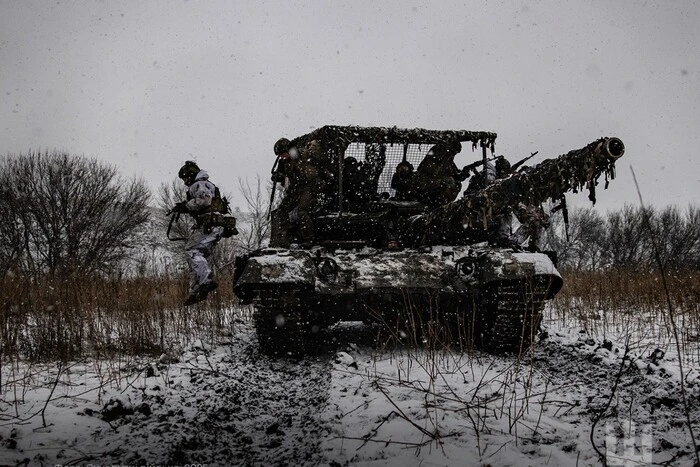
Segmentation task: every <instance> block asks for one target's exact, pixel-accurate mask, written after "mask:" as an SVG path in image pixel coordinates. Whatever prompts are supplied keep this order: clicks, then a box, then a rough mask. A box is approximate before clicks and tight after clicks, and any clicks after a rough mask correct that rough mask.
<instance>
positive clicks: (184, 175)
mask: <svg viewBox="0 0 700 467" xmlns="http://www.w3.org/2000/svg"><path fill="white" fill-rule="evenodd" d="M198 173H199V166H198V165H197V163H196V162H193V161H187V162H185V165H183V166H182V167H180V170H179V171H178V173H177V176H178V177H179V178H181V179H182V181H183V182H185V185H187V186H190V185H192V184H193V183H194V181H195V179H196V178H197V174H198Z"/></svg>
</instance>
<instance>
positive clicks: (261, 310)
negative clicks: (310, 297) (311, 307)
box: [253, 291, 308, 357]
mask: <svg viewBox="0 0 700 467" xmlns="http://www.w3.org/2000/svg"><path fill="white" fill-rule="evenodd" d="M307 309H308V307H307V306H306V304H305V302H304V300H303V297H302V293H300V292H298V291H287V293H283V292H281V291H280V292H277V293H275V294H270V293H269V291H267V292H263V293H260V294H258V296H257V297H256V299H255V300H254V311H253V323H254V325H255V332H256V334H257V336H258V344H259V346H260V350H261V351H262V352H263V353H265V354H267V355H274V356H280V357H297V356H299V355H302V354H303V353H304V351H305V341H306V334H307V331H308V329H307V328H308V323H307V321H308V320H307V319H306V316H305V315H306V310H307Z"/></svg>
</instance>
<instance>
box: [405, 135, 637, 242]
mask: <svg viewBox="0 0 700 467" xmlns="http://www.w3.org/2000/svg"><path fill="white" fill-rule="evenodd" d="M623 152H624V145H623V144H622V142H621V141H620V140H618V139H617V138H601V139H599V140H597V141H594V142H593V143H591V144H589V145H588V146H586V147H584V148H581V149H577V150H574V151H571V152H568V153H567V154H564V155H561V156H559V157H557V158H556V159H546V160H544V161H542V162H541V163H539V164H537V165H535V166H533V167H528V168H525V169H523V170H522V171H520V172H518V173H516V174H513V175H511V176H509V177H507V178H504V179H501V180H496V181H495V182H494V183H493V184H491V185H489V186H488V187H486V188H485V189H483V190H479V191H477V192H475V193H473V194H470V195H465V197H464V198H462V199H460V200H458V201H455V202H453V203H450V204H447V205H445V206H442V207H440V208H438V209H437V210H435V211H433V212H431V213H429V214H427V215H425V216H423V217H422V218H421V219H420V220H419V221H418V222H417V223H416V224H415V227H416V228H421V229H425V230H426V231H429V232H434V234H437V235H439V236H440V237H442V238H448V237H449V236H450V232H447V231H446V229H447V230H450V231H452V230H455V231H456V230H459V229H461V228H467V227H469V228H486V227H487V224H488V222H489V220H490V219H493V218H494V216H495V215H498V214H500V213H503V212H506V211H507V210H508V209H510V208H512V207H514V206H516V205H518V204H519V203H523V204H525V205H540V204H541V203H543V202H545V201H547V200H548V199H550V198H551V199H554V200H559V199H561V198H562V196H563V195H564V194H565V193H567V192H569V191H573V192H574V193H577V192H579V191H581V190H583V189H584V188H585V189H588V190H589V199H590V200H591V201H593V203H595V187H596V185H597V183H598V179H599V178H600V176H601V175H604V176H605V188H607V186H608V182H609V181H610V180H611V179H613V178H615V160H616V159H617V158H618V157H620V156H621V155H622V153H623ZM438 232H439V233H438ZM431 236H433V237H434V236H435V235H431Z"/></svg>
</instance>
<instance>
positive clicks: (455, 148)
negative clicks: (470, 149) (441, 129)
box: [446, 141, 462, 154]
mask: <svg viewBox="0 0 700 467" xmlns="http://www.w3.org/2000/svg"><path fill="white" fill-rule="evenodd" d="M446 146H447V150H448V152H450V153H452V154H457V153H458V152H460V151H461V150H462V143H460V142H459V141H450V142H449V143H447V145H446Z"/></svg>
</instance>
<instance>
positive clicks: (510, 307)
mask: <svg viewBox="0 0 700 467" xmlns="http://www.w3.org/2000/svg"><path fill="white" fill-rule="evenodd" d="M548 289H549V282H548V281H546V280H544V279H540V278H534V279H531V280H522V281H505V282H501V283H498V284H495V285H493V284H492V285H490V286H489V287H488V288H487V290H486V297H485V299H484V302H485V303H484V305H485V306H483V307H482V312H483V313H484V314H483V316H482V317H481V320H480V324H481V326H480V329H479V337H480V344H481V347H482V348H483V349H484V350H487V351H489V352H494V353H518V354H519V353H522V352H524V351H526V350H527V349H528V348H529V347H530V346H531V345H532V344H533V343H534V342H535V340H536V337H537V332H538V331H539V327H540V323H541V322H542V312H543V310H544V306H545V303H546V298H547V291H548Z"/></svg>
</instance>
